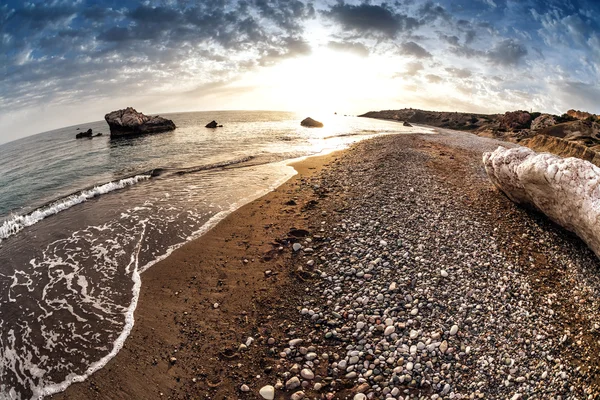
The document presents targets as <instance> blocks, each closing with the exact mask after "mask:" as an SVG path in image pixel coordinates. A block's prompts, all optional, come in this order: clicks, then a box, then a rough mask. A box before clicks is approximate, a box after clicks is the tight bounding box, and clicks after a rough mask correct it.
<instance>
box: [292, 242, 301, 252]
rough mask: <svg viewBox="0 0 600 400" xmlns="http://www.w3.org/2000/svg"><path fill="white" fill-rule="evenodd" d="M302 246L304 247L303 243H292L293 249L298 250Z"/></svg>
mask: <svg viewBox="0 0 600 400" xmlns="http://www.w3.org/2000/svg"><path fill="white" fill-rule="evenodd" d="M301 248H302V245H301V244H300V243H294V244H293V245H292V249H293V250H294V251H298V250H300V249H301Z"/></svg>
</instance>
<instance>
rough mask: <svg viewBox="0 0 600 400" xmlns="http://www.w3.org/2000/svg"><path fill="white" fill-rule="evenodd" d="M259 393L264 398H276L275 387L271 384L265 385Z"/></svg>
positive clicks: (270, 399)
mask: <svg viewBox="0 0 600 400" xmlns="http://www.w3.org/2000/svg"><path fill="white" fill-rule="evenodd" d="M258 394H260V395H261V396H262V398H263V399H266V400H273V399H274V398H275V388H274V387H273V386H271V385H266V386H263V387H262V388H260V390H259V392H258Z"/></svg>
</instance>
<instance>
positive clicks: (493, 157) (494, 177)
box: [483, 146, 600, 257]
mask: <svg viewBox="0 0 600 400" xmlns="http://www.w3.org/2000/svg"><path fill="white" fill-rule="evenodd" d="M483 164H484V165H485V171H486V172H487V175H488V177H489V178H490V180H491V181H492V183H493V184H494V185H496V187H498V188H499V189H500V190H502V191H503V192H504V193H505V194H506V195H507V196H508V197H509V198H510V199H511V200H512V201H514V202H515V203H517V204H523V205H529V206H533V207H535V208H537V209H538V210H540V211H541V212H543V213H544V214H546V215H547V216H548V218H550V219H551V220H552V221H554V222H556V223H557V224H559V225H561V226H562V227H563V228H565V229H568V230H570V231H572V232H575V233H576V234H577V236H579V237H580V238H581V239H583V241H584V242H585V243H587V245H588V246H589V247H590V248H591V249H592V250H593V251H594V253H596V255H597V256H598V257H600V230H599V229H598V228H597V226H598V222H597V221H599V220H600V168H598V167H596V166H595V165H593V164H592V163H590V162H588V161H584V160H581V159H579V158H572V157H569V158H561V157H558V156H555V155H552V154H547V153H542V154H537V153H536V152H534V151H533V150H531V149H528V148H526V147H517V148H514V149H505V148H504V147H502V146H500V147H498V149H496V150H495V151H494V152H492V153H485V154H484V155H483Z"/></svg>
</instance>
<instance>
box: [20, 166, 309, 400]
mask: <svg viewBox="0 0 600 400" xmlns="http://www.w3.org/2000/svg"><path fill="white" fill-rule="evenodd" d="M289 162H290V161H285V162H280V163H277V164H280V165H281V166H282V167H283V168H285V169H287V170H288V171H287V172H288V173H287V174H285V175H283V176H282V177H281V178H279V179H277V180H276V181H275V182H274V183H273V184H271V185H270V186H269V187H267V188H265V189H263V190H260V191H258V192H256V193H254V194H253V195H251V196H248V197H246V198H244V199H242V200H240V201H238V202H236V203H234V204H232V205H231V206H230V207H229V208H228V209H226V210H223V211H220V212H218V213H216V214H215V215H213V216H212V217H211V218H210V219H209V220H208V221H206V223H204V224H203V225H202V226H201V227H200V228H199V229H198V230H197V231H195V232H194V233H192V234H191V235H189V236H188V237H187V238H186V240H185V241H183V242H181V243H178V244H175V245H172V246H170V247H169V248H168V249H167V251H166V252H165V253H164V254H163V255H161V256H159V257H157V258H155V259H154V260H152V261H151V262H149V263H147V264H146V265H144V266H142V267H140V266H139V265H138V262H139V253H140V251H141V243H142V239H143V237H144V234H143V233H142V235H141V236H140V240H139V242H138V246H137V247H136V252H135V253H134V254H132V255H131V260H130V264H129V266H128V268H129V267H131V266H134V269H133V273H132V276H131V279H132V281H133V283H134V286H133V288H132V295H133V298H132V300H131V303H130V304H129V307H127V311H126V312H125V326H124V328H123V331H122V332H121V334H120V335H119V337H118V338H117V339H116V340H115V342H114V344H113V348H112V350H111V352H110V353H109V354H107V355H106V356H104V357H102V358H101V359H100V360H98V361H96V362H94V363H92V364H91V365H90V366H89V367H88V368H87V369H86V372H85V373H84V374H82V375H77V374H70V375H68V376H67V378H66V379H65V380H64V381H63V382H60V383H55V384H51V385H46V386H43V387H37V388H33V393H34V395H33V397H32V399H38V400H39V399H43V398H44V397H46V396H50V395H53V394H56V393H60V392H63V391H64V390H66V389H67V388H68V387H69V386H70V385H71V384H72V383H78V382H83V381H85V380H86V379H87V378H88V377H89V376H90V375H92V374H93V373H94V372H96V371H98V370H100V369H101V368H103V367H104V366H105V365H106V364H107V363H108V362H109V361H110V360H111V359H112V358H113V357H115V356H116V355H117V353H118V352H119V351H120V350H121V349H122V348H123V345H124V344H125V340H126V339H127V337H128V336H129V334H130V333H131V330H132V329H133V326H134V324H135V318H134V313H135V310H136V308H137V303H138V300H139V297H140V289H141V286H142V280H141V276H140V275H141V274H142V273H143V272H144V271H146V270H148V269H149V268H150V267H152V266H153V265H155V264H157V263H158V262H160V261H162V260H164V259H166V258H167V257H169V256H170V255H171V254H172V253H173V252H174V251H175V250H177V249H179V248H180V247H182V246H184V245H185V244H187V243H189V242H191V241H193V240H196V239H198V238H200V237H201V236H202V235H204V234H205V233H207V232H208V231H210V230H211V229H212V228H213V227H215V226H216V225H217V224H218V223H219V222H221V221H222V220H223V219H225V218H226V217H227V216H228V215H230V214H231V213H233V212H234V211H236V210H237V209H239V208H241V207H243V206H244V205H246V204H248V203H250V202H252V201H254V200H256V199H258V198H260V197H262V196H264V195H266V194H267V193H270V192H272V191H273V190H275V189H276V188H278V187H279V186H281V185H282V184H283V183H285V182H286V181H287V180H289V179H290V178H291V177H293V176H294V175H296V174H297V171H296V170H295V169H294V168H292V167H289V166H287V165H286V164H288V163H289ZM277 164H276V165H277ZM146 222H147V221H146ZM144 230H145V225H144Z"/></svg>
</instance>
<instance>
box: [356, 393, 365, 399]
mask: <svg viewBox="0 0 600 400" xmlns="http://www.w3.org/2000/svg"><path fill="white" fill-rule="evenodd" d="M354 400H367V396H366V395H365V394H364V393H357V394H355V395H354Z"/></svg>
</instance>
